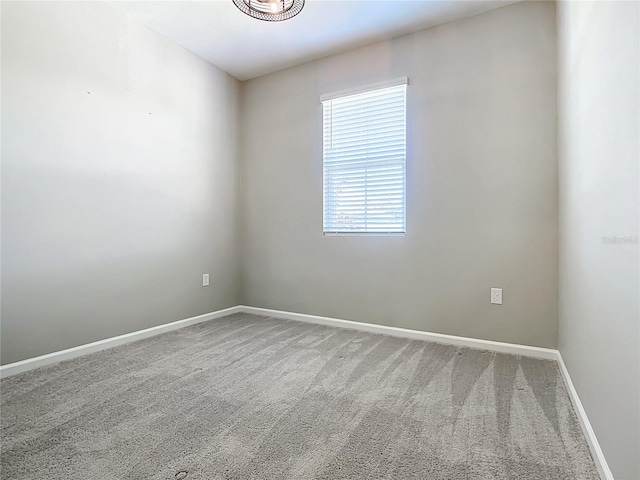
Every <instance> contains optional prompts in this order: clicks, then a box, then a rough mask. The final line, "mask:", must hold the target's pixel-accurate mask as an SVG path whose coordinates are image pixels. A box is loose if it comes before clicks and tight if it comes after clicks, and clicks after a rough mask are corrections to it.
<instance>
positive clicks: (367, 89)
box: [320, 77, 409, 237]
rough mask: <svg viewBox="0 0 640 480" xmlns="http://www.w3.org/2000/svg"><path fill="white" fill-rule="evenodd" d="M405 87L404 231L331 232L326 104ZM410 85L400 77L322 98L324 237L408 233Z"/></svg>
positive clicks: (407, 80)
mask: <svg viewBox="0 0 640 480" xmlns="http://www.w3.org/2000/svg"><path fill="white" fill-rule="evenodd" d="M401 85H403V86H404V87H405V90H404V159H403V178H402V211H403V214H404V217H403V224H402V226H403V228H402V231H398V230H395V229H394V231H388V232H385V231H362V230H355V231H354V230H345V231H338V230H330V229H327V219H326V211H327V206H326V194H327V185H326V175H327V173H326V155H325V153H326V152H325V146H326V142H325V135H326V133H327V132H326V131H325V112H324V110H325V109H324V105H325V103H326V102H328V101H331V100H334V99H340V98H343V97H349V96H352V95H358V94H362V93H368V92H373V91H375V90H382V89H387V88H391V87H397V86H401ZM408 85H409V79H408V78H407V77H400V78H396V79H393V80H389V81H384V82H379V83H375V84H370V85H366V86H362V87H358V88H354V89H348V90H342V91H339V92H334V93H330V94H326V95H322V96H321V97H320V101H321V103H322V105H323V108H322V134H323V141H322V230H323V235H324V236H325V237H331V236H405V235H406V232H407V205H406V204H407V185H406V178H407V151H406V144H407V121H406V116H407V106H408V105H407V91H406V87H407V86H408Z"/></svg>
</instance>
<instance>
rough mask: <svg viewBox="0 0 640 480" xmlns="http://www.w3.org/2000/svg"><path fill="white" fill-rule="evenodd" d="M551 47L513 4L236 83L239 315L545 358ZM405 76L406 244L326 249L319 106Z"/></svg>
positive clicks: (545, 26) (553, 285)
mask: <svg viewBox="0 0 640 480" xmlns="http://www.w3.org/2000/svg"><path fill="white" fill-rule="evenodd" d="M555 35H556V26H555V5H554V3H553V2H540V3H538V2H532V3H520V4H515V5H511V6H506V7H503V8H500V9H498V10H494V11H491V12H489V13H485V14H482V15H478V16H476V17H472V18H468V19H465V20H461V21H456V22H453V23H449V24H445V25H442V26H439V27H435V28H432V29H428V30H425V31H422V32H419V33H416V34H411V35H407V36H404V37H400V38H397V39H394V40H391V41H386V42H382V43H377V44H374V45H371V46H368V47H365V48H361V49H358V50H353V51H350V52H348V53H345V54H340V55H335V56H331V57H327V58H325V59H322V60H319V61H314V62H310V63H307V64H304V65H301V66H297V67H293V68H290V69H287V70H283V71H280V72H276V73H273V74H269V75H266V76H263V77H260V78H257V79H254V80H250V81H248V82H245V83H243V101H242V124H243V129H242V136H241V139H242V140H241V144H242V159H243V173H242V175H243V176H242V182H243V199H244V201H243V206H242V208H243V215H242V217H241V218H242V219H243V224H242V228H243V230H242V233H243V237H242V238H243V252H244V253H243V263H242V278H243V297H242V298H243V302H244V303H245V304H248V305H253V306H258V307H269V308H276V309H283V310H290V311H294V312H304V313H309V314H319V315H326V316H335V317H340V318H346V319H350V320H356V321H367V322H373V323H382V324H387V325H394V326H400V327H408V328H414V329H419V330H428V331H432V332H440V333H447V334H456V335H464V336H469V337H476V338H484V339H491V340H500V341H508V342H517V343H522V344H530V345H538V346H543V347H555V346H556V335H557V240H558V239H557V222H558V217H557V190H558V183H557V158H556V145H557V143H556V44H555ZM404 75H407V76H408V77H409V81H410V85H409V88H408V114H407V115H408V146H407V147H408V160H407V170H408V173H407V190H408V197H407V212H408V213H407V215H408V217H407V235H406V236H405V237H371V238H363V237H327V238H324V237H323V235H322V143H321V132H322V126H321V105H320V100H319V97H320V95H321V94H323V93H328V92H334V91H339V90H342V89H346V88H350V87H357V86H361V85H366V84H369V83H372V82H376V81H380V80H385V79H389V78H395V77H399V76H404ZM491 287H502V288H504V305H502V306H495V305H491V304H490V303H489V289H490V288H491Z"/></svg>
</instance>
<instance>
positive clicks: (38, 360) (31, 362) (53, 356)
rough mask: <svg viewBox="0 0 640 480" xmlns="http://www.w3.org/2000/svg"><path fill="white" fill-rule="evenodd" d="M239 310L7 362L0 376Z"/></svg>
mask: <svg viewBox="0 0 640 480" xmlns="http://www.w3.org/2000/svg"><path fill="white" fill-rule="evenodd" d="M239 311H241V310H240V307H239V306H235V307H230V308H225V309H223V310H217V311H215V312H210V313H205V314H203V315H197V316H195V317H190V318H185V319H184V320H178V321H176V322H171V323H165V324H164V325H158V326H156V327H151V328H146V329H144V330H138V331H137V332H131V333H125V334H124V335H118V336H117V337H111V338H105V339H104V340H98V341H97V342H92V343H87V344H85V345H79V346H77V347H73V348H68V349H66V350H60V351H58V352H53V353H48V354H46V355H41V356H39V357H33V358H27V359H26V360H21V361H19V362H14V363H8V364H6V365H2V366H0V378H5V377H10V376H11V375H16V374H18V373H22V372H26V371H29V370H33V369H34V368H38V367H44V366H46V365H51V364H53V363H58V362H61V361H63V360H70V359H72V358H76V357H82V356H84V355H88V354H90V353H95V352H99V351H100V350H106V349H107V348H112V347H117V346H118V345H123V344H125V343H130V342H135V341H136V340H142V339H143V338H148V337H153V336H154V335H159V334H161V333H165V332H170V331H172V330H178V329H179V328H184V327H188V326H189V325H195V324H196V323H202V322H206V321H209V320H214V319H216V318H220V317H225V316H227V315H231V314H232V313H238V312H239Z"/></svg>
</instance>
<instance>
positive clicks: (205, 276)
mask: <svg viewBox="0 0 640 480" xmlns="http://www.w3.org/2000/svg"><path fill="white" fill-rule="evenodd" d="M208 285H209V274H208V273H203V274H202V286H203V287H206V286H208Z"/></svg>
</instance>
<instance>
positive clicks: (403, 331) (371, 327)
mask: <svg viewBox="0 0 640 480" xmlns="http://www.w3.org/2000/svg"><path fill="white" fill-rule="evenodd" d="M239 308H240V311H242V312H245V313H253V314H256V315H267V316H270V317H278V318H284V319H287V320H297V321H299V322H307V323H316V324H319V325H328V326H332V327H341V328H350V329H352V330H361V331H363V332H370V333H380V334H383V335H391V336H393V337H402V338H411V339H414V340H425V341H427V342H436V343H444V344H447V345H458V346H461V347H470V348H479V349H482V350H490V351H493V352H499V353H510V354H512V355H522V356H524V357H533V358H542V359H546V360H556V359H557V355H558V351H557V350H553V349H551V348H541V347H530V346H527V345H518V344H515V343H504V342H494V341H491V340H479V339H476V338H469V337H458V336H455V335H444V334H442V333H430V332H423V331H421V330H410V329H407V328H399V327H389V326H386V325H377V324H374V323H363V322H353V321H351V320H341V319H339V318H331V317H320V316H318V315H307V314H304V313H292V312H284V311H281V310H270V309H267V308H257V307H247V306H245V305H241V306H240V307H239Z"/></svg>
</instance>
